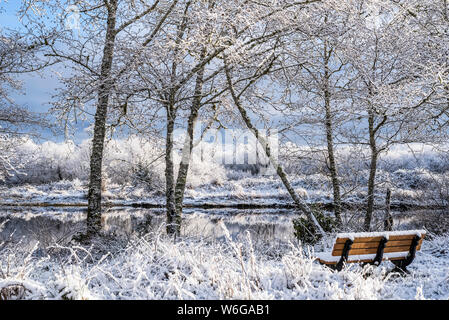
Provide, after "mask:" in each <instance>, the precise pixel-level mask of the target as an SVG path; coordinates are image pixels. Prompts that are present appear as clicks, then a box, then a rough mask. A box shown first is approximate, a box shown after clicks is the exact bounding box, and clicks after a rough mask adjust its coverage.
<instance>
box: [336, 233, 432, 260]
mask: <svg viewBox="0 0 449 320" xmlns="http://www.w3.org/2000/svg"><path fill="white" fill-rule="evenodd" d="M425 234H426V232H425V231H424V230H411V231H391V232H359V233H351V234H338V235H337V238H336V240H335V243H334V247H333V249H332V256H341V255H342V253H343V248H344V246H345V243H346V241H347V240H349V239H351V240H353V241H354V242H353V244H352V246H351V250H349V253H348V255H364V254H376V252H377V248H378V247H379V243H380V241H381V239H382V238H383V237H384V236H385V237H387V239H388V242H387V243H386V245H385V249H384V252H385V253H394V252H408V251H409V250H410V246H411V244H412V240H413V238H414V237H415V236H419V237H420V239H419V242H418V245H417V247H416V250H420V249H421V244H422V241H423V239H424V236H425Z"/></svg>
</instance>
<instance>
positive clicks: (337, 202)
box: [324, 17, 342, 226]
mask: <svg viewBox="0 0 449 320" xmlns="http://www.w3.org/2000/svg"><path fill="white" fill-rule="evenodd" d="M326 18H327V17H326ZM326 20H327V19H326ZM329 78H330V73H329V52H328V50H327V43H326V42H325V44H324V107H325V110H326V120H325V127H326V141H327V154H328V157H329V171H330V174H331V180H332V190H333V193H334V214H335V218H336V219H337V223H338V225H340V226H341V224H342V221H341V195H340V181H339V179H338V171H337V164H336V162H335V154H334V140H333V139H334V136H333V123H332V110H331V103H330V99H331V94H330V90H329Z"/></svg>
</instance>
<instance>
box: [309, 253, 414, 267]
mask: <svg viewBox="0 0 449 320" xmlns="http://www.w3.org/2000/svg"><path fill="white" fill-rule="evenodd" d="M407 255H408V251H407V252H392V253H384V255H383V259H382V260H383V261H385V260H401V259H404V258H405V257H407ZM316 257H317V259H318V260H319V261H320V262H321V263H324V264H335V263H337V262H338V261H339V260H340V257H337V256H332V255H330V254H329V253H319V254H316ZM375 257H376V255H375V254H360V255H352V256H348V261H347V262H348V263H351V262H354V263H355V262H371V261H373V259H374V258H375Z"/></svg>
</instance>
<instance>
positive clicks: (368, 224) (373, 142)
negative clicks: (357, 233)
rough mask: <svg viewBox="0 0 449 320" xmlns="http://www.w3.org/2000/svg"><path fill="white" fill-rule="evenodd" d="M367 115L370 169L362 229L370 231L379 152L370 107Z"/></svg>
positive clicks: (372, 113) (372, 112)
mask: <svg viewBox="0 0 449 320" xmlns="http://www.w3.org/2000/svg"><path fill="white" fill-rule="evenodd" d="M368 112H369V115H368V130H369V146H370V149H371V161H370V170H369V177H368V195H367V197H368V198H367V208H366V214H365V222H364V224H363V229H364V230H365V231H370V229H371V220H372V217H373V211H374V189H375V181H376V172H377V158H378V155H379V152H378V150H377V144H376V137H375V134H376V129H375V128H374V111H373V110H372V109H370V110H369V111H368Z"/></svg>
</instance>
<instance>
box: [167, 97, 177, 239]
mask: <svg viewBox="0 0 449 320" xmlns="http://www.w3.org/2000/svg"><path fill="white" fill-rule="evenodd" d="M166 108H167V136H166V145H165V201H166V210H167V234H169V235H175V236H178V235H179V234H180V232H181V221H180V219H179V216H178V214H177V213H176V204H175V177H174V162H173V145H174V137H173V132H174V128H175V112H176V110H175V107H174V106H173V105H172V104H170V105H168V106H167V107H166Z"/></svg>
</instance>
